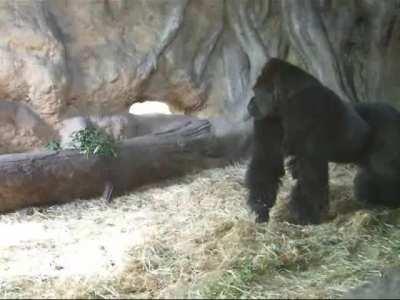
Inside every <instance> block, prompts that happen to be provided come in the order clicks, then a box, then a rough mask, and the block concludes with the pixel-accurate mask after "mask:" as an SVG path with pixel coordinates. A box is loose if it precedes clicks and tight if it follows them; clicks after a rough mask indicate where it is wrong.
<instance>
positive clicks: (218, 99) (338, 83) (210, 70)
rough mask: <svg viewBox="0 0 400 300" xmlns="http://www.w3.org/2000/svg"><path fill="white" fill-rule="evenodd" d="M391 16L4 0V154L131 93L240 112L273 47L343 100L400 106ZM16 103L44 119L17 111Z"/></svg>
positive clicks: (329, 6) (177, 3) (226, 5)
mask: <svg viewBox="0 0 400 300" xmlns="http://www.w3.org/2000/svg"><path fill="white" fill-rule="evenodd" d="M399 15H400V1H399V0H386V1H380V0H354V1H345V0H335V1H328V0H296V1H292V0H282V1H280V0H268V1H267V0H227V1H223V0H221V1H214V0H191V1H187V0H135V1H129V0H112V1H108V0H96V1H85V0H42V1H33V0H32V1H14V0H4V1H0V99H1V100H0V101H6V102H7V103H9V102H12V103H14V104H13V105H14V106H15V107H14V108H13V109H12V110H10V111H11V112H10V114H11V116H9V117H7V118H3V117H2V118H0V153H2V152H3V153H4V152H9V151H25V150H28V149H32V148H34V147H36V146H41V145H43V143H44V142H45V141H46V140H48V139H50V138H52V137H54V136H56V135H57V132H56V129H58V127H59V124H60V123H61V121H62V120H64V119H66V118H70V117H75V116H79V115H83V116H87V115H108V114H114V113H124V112H127V111H128V110H129V106H130V105H131V104H132V103H134V102H135V101H139V100H147V99H152V100H160V101H165V102H167V103H168V104H169V105H170V106H171V109H172V110H174V111H179V112H185V113H186V114H197V115H200V116H211V115H212V116H215V115H225V116H226V117H228V118H230V119H232V120H241V119H242V117H243V115H244V112H245V107H246V104H247V101H248V99H249V97H250V96H251V86H252V84H253V82H254V80H255V79H256V78H257V76H258V74H259V72H260V70H261V68H262V66H263V64H264V63H265V61H266V60H267V59H268V57H271V56H272V57H274V56H279V57H282V58H287V59H288V60H290V61H292V62H295V63H297V64H299V65H300V66H303V67H304V68H306V69H307V70H309V71H310V72H311V73H313V74H314V75H315V76H316V77H318V78H319V79H320V80H321V81H322V82H323V83H325V84H326V85H328V86H329V87H331V88H332V89H333V90H334V91H335V92H337V93H338V94H339V95H340V96H341V97H342V98H343V99H345V100H349V101H388V102H391V103H394V104H396V105H397V104H400V98H399V97H400V85H399V84H398V82H397V76H398V74H399V73H400V58H399V56H400V55H399V53H400V20H399ZM6 102H4V103H6ZM0 103H1V102H0ZM7 105H8V104H7ZM8 107H9V105H8ZM20 107H22V110H24V111H28V110H29V114H30V115H31V118H32V120H33V119H34V120H36V121H35V122H37V124H40V126H39V127H40V129H38V128H39V127H38V126H36V125H35V126H33V125H32V123H30V125H29V126H30V127H29V126H28V127H26V126H27V125H26V124H25V123H20V121H18V120H19V118H18V117H17V112H18V111H20V110H21V109H20ZM0 109H1V107H0ZM3 115H4V114H0V116H3ZM35 124H36V123H35ZM43 132H46V134H44V133H43ZM26 136H29V138H28V139H26V138H25V137H26Z"/></svg>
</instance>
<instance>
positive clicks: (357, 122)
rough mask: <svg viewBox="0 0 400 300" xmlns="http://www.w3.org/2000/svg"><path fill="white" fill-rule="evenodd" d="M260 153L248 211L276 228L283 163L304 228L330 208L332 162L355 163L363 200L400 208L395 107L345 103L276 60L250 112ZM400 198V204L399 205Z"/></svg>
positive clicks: (250, 174)
mask: <svg viewBox="0 0 400 300" xmlns="http://www.w3.org/2000/svg"><path fill="white" fill-rule="evenodd" d="M248 111H249V114H250V115H251V116H253V117H254V119H255V120H254V150H253V156H252V159H251V161H250V164H249V166H248V170H247V173H246V178H247V184H248V187H249V191H250V193H249V198H248V204H249V206H250V208H251V209H252V210H253V211H255V212H256V214H257V221H258V222H264V221H268V218H269V210H270V208H271V207H272V206H273V205H274V203H275V199H276V195H277V192H278V189H279V182H280V178H281V177H282V176H283V175H284V168H283V161H284V158H285V157H286V156H291V157H292V159H291V160H290V163H289V170H290V172H291V173H292V176H293V178H295V179H296V180H297V182H296V184H295V186H294V187H293V189H292V192H291V197H290V202H289V209H290V211H291V213H292V215H293V217H294V218H295V222H296V223H299V224H316V223H320V222H321V217H322V216H323V214H324V213H325V212H327V210H328V208H329V197H328V196H329V195H328V194H329V184H328V177H329V176H328V162H337V163H355V164H357V165H358V166H359V173H358V175H357V177H356V180H355V194H356V198H357V199H359V200H364V201H368V202H371V203H380V204H399V203H400V184H399V183H400V181H399V179H400V151H398V150H400V147H397V146H400V125H399V124H400V113H398V112H397V111H396V110H395V109H393V108H391V107H390V106H388V105H377V104H357V105H351V104H349V103H345V102H343V101H342V100H341V99H340V98H339V97H338V96H337V95H336V94H335V93H334V92H333V91H331V90H330V89H328V88H327V87H325V86H323V85H322V84H321V83H320V82H319V81H318V80H317V79H315V78H314V77H312V76H311V75H309V74H308V73H306V72H304V71H303V70H301V69H300V68H298V67H296V66H294V65H291V64H289V63H287V62H284V61H282V60H279V59H271V60H270V61H269V62H268V63H267V64H266V66H265V67H264V69H263V72H262V74H261V75H260V77H259V78H258V80H257V82H256V84H255V85H254V97H253V98H252V100H251V101H250V103H249V105H248ZM398 196H399V197H398Z"/></svg>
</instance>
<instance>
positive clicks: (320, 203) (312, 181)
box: [289, 157, 329, 224]
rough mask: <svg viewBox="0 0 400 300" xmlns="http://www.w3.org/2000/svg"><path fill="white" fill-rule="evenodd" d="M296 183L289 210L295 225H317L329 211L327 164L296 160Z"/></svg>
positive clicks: (319, 161) (316, 161)
mask: <svg viewBox="0 0 400 300" xmlns="http://www.w3.org/2000/svg"><path fill="white" fill-rule="evenodd" d="M295 165H296V170H297V171H296V175H295V176H296V177H297V182H296V185H295V186H294V187H293V189H292V192H291V197H290V200H289V210H290V212H291V215H292V216H293V218H294V221H295V223H297V224H319V223H321V219H322V216H323V215H324V214H326V213H327V212H328V209H329V183H328V179H329V178H328V177H329V174H328V162H327V161H324V160H315V159H306V158H303V157H301V158H299V157H297V158H296V164H295Z"/></svg>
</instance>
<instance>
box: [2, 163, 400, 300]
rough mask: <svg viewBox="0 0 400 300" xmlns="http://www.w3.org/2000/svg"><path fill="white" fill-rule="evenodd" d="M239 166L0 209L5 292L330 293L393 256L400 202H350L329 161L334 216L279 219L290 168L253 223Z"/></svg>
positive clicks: (346, 185) (345, 170) (399, 245)
mask: <svg viewBox="0 0 400 300" xmlns="http://www.w3.org/2000/svg"><path fill="white" fill-rule="evenodd" d="M245 168H246V165H245V164H236V165H233V166H229V167H226V168H218V169H212V170H205V171H202V172H200V173H198V174H192V175H188V176H185V177H183V178H180V179H177V180H169V181H166V182H163V183H161V184H158V185H152V186H147V187H143V188H141V189H140V190H137V191H135V192H133V193H131V194H128V195H125V196H122V197H119V198H116V199H114V201H113V202H112V203H111V204H107V203H105V201H104V200H102V199H92V200H79V201H74V202H71V203H68V204H65V205H59V206H52V207H48V208H28V209H24V210H21V211H18V212H16V213H11V214H5V215H1V216H0V297H1V298H30V297H35V298H38V297H39V298H49V297H56V298H119V297H129V298H150V297H161V298H171V297H172V298H181V297H190V298H207V297H213V298H215V297H217V298H231V297H235V298H240V297H252V298H263V297H265V298H276V297H285V298H302V297H307V298H319V297H337V296H340V295H341V294H343V292H344V291H346V290H347V289H349V288H351V287H354V286H357V285H358V284H360V283H361V282H363V281H364V280H365V279H367V278H369V277H371V276H375V275H379V272H380V270H381V268H383V267H385V266H388V265H393V264H395V263H396V262H398V261H399V259H400V229H399V224H400V211H399V210H384V209H383V210H382V209H366V208H363V207H361V206H360V204H358V203H356V202H354V201H353V199H352V192H351V187H352V178H353V176H354V170H353V169H351V168H349V167H341V166H335V165H334V166H331V179H330V182H331V216H330V219H329V220H327V221H326V222H325V223H324V224H321V225H319V226H295V225H291V224H289V223H287V222H286V221H287V220H290V217H289V216H288V215H287V210H286V209H285V203H286V200H287V197H288V194H289V191H290V187H291V185H292V184H293V181H292V180H291V179H290V178H288V177H286V178H285V180H284V182H283V185H282V188H281V192H280V194H279V199H278V201H277V204H276V206H275V207H274V209H273V211H272V220H271V222H270V223H269V224H268V225H266V224H261V225H256V224H255V223H254V216H252V215H251V214H249V212H248V210H247V207H246V204H245V201H246V196H247V190H246V189H245V187H244V173H245Z"/></svg>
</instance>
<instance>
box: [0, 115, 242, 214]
mask: <svg viewBox="0 0 400 300" xmlns="http://www.w3.org/2000/svg"><path fill="white" fill-rule="evenodd" d="M232 126H233V125H232V124H229V123H227V122H226V121H225V120H222V119H214V120H200V119H197V118H193V120H185V121H183V122H182V124H181V125H179V126H177V127H175V128H170V129H169V130H165V131H163V132H159V133H154V134H151V135H146V136H142V137H136V138H132V139H128V140H125V141H124V142H123V143H122V144H121V145H120V146H119V148H118V150H119V151H118V156H117V158H101V157H96V156H90V157H86V156H85V155H83V154H80V153H78V152H77V151H73V150H68V151H45V152H41V153H21V154H10V155H3V156H0V212H6V211H12V210H15V209H18V208H22V207H26V206H32V205H44V204H55V203H62V202H67V201H70V200H73V199H77V198H84V199H86V198H90V197H96V196H100V195H101V194H102V193H103V191H104V190H105V188H106V192H109V189H110V183H111V185H112V189H113V195H118V194H121V193H123V192H126V191H129V190H132V189H134V188H135V187H139V186H142V185H144V184H149V183H153V182H157V181H159V180H162V179H165V178H170V177H177V176H181V175H184V174H186V173H188V172H190V171H194V170H196V169H199V168H207V167H212V166H222V165H224V164H227V163H229V162H231V161H233V160H237V159H239V158H240V157H243V155H244V154H245V153H246V150H247V148H248V145H249V137H250V134H249V132H250V131H249V126H247V125H246V126H244V127H240V126H236V128H235V129H232V128H234V127H232ZM107 189H108V191H107ZM108 194H109V193H108ZM108 196H109V195H108ZM108 196H107V197H108Z"/></svg>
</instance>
